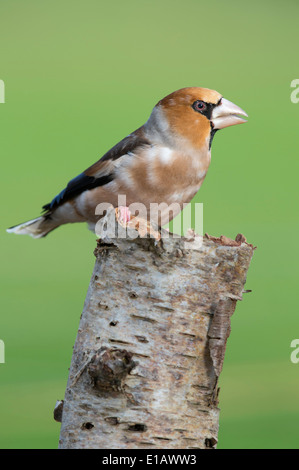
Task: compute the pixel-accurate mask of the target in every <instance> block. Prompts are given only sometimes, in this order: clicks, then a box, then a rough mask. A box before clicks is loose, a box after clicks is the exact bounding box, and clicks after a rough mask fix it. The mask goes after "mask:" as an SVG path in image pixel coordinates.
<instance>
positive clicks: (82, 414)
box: [59, 212, 253, 449]
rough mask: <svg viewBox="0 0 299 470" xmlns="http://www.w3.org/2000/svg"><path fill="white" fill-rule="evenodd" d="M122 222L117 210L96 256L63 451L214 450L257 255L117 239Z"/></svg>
mask: <svg viewBox="0 0 299 470" xmlns="http://www.w3.org/2000/svg"><path fill="white" fill-rule="evenodd" d="M115 224H116V221H115V216H114V212H110V213H109V214H108V215H107V216H106V218H105V230H104V228H103V234H102V237H101V240H100V241H98V246H97V248H96V250H95V255H96V263H95V267H94V272H93V275H92V279H91V282H90V286H89V289H88V293H87V297H86V301H85V305H84V310H83V313H82V316H81V320H80V325H79V331H78V335H77V339H76V342H75V346H74V351H73V357H72V362H71V367H70V373H69V379H68V384H67V389H66V394H65V400H64V405H63V414H62V427H61V434H60V440H59V448H61V449H74V448H80V449H82V448H100V449H154V448H160V449H161V448H164V449H166V448H167V449H202V448H211V447H213V448H215V447H216V445H217V440H218V437H217V436H218V425H219V409H218V407H217V404H218V398H217V397H218V386H217V383H218V378H219V375H220V372H221V369H222V364H223V359H224V353H225V348H226V341H227V338H228V336H229V334H230V317H231V315H232V313H233V312H234V310H235V307H236V302H237V300H241V299H242V292H243V287H244V284H245V281H246V275H247V270H248V267H249V264H250V260H251V257H252V254H253V247H252V245H248V244H247V243H246V242H245V239H244V237H242V236H240V235H239V236H237V238H236V241H233V240H229V239H226V238H225V237H221V238H220V239H216V238H213V237H205V238H204V240H203V243H202V246H201V247H199V248H198V247H197V246H196V245H197V241H198V240H197V238H196V237H194V236H191V237H189V239H187V240H186V239H185V240H184V239H178V238H163V237H162V239H161V240H160V241H159V242H157V241H156V240H155V239H153V238H137V239H132V240H131V239H128V238H127V239H120V238H117V239H112V238H111V237H110V235H109V233H110V232H109V230H110V229H113V230H114V227H115ZM103 227H104V225H103ZM164 233H165V232H164ZM162 235H163V234H162ZM196 248H198V249H196Z"/></svg>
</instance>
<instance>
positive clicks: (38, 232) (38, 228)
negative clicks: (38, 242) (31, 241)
mask: <svg viewBox="0 0 299 470" xmlns="http://www.w3.org/2000/svg"><path fill="white" fill-rule="evenodd" d="M59 225H60V224H57V222H54V221H53V220H52V219H50V218H49V217H45V216H41V217H38V218H37V219H33V220H29V221H28V222H24V223H23V224H20V225H15V226H14V227H10V228H8V229H7V230H6V231H7V232H8V233H16V234H18V235H30V236H31V237H33V238H42V237H45V236H46V235H47V234H48V233H49V232H51V231H52V230H54V229H55V228H56V227H58V226H59Z"/></svg>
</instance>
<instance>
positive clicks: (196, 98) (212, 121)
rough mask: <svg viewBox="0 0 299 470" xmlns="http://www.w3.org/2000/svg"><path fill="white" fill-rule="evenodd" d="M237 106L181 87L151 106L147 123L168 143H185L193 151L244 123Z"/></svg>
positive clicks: (211, 92)
mask: <svg viewBox="0 0 299 470" xmlns="http://www.w3.org/2000/svg"><path fill="white" fill-rule="evenodd" d="M240 116H245V117H247V114H246V113H245V111H243V109H241V108H239V106H237V105H235V104H234V103H232V102H231V101H228V100H226V99H225V98H223V97H222V95H220V93H218V92H217V91H215V90H209V89H208V88H198V87H191V88H182V89H181V90H177V91H175V92H173V93H171V94H170V95H168V96H166V97H165V98H163V99H162V100H161V101H159V103H157V105H156V106H155V108H154V110H153V113H152V115H151V117H150V120H149V123H150V124H151V125H152V126H153V127H154V128H156V130H158V131H159V132H160V134H162V135H163V137H164V138H167V139H168V140H169V139H171V137H172V138H173V139H175V140H176V141H178V138H179V139H181V140H182V141H185V142H186V140H187V141H188V143H189V144H190V145H191V146H192V147H193V148H203V147H204V146H205V145H208V146H209V147H210V145H211V142H212V139H213V136H214V134H215V132H216V131H217V130H219V129H223V128H224V127H229V126H234V125H235V124H242V123H243V122H246V120H245V119H243V118H242V117H240Z"/></svg>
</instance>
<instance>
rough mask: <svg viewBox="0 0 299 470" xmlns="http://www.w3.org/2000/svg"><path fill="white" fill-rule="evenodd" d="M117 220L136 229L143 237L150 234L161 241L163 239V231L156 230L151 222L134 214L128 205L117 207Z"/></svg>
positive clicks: (124, 225)
mask: <svg viewBox="0 0 299 470" xmlns="http://www.w3.org/2000/svg"><path fill="white" fill-rule="evenodd" d="M115 214H116V220H117V221H118V223H120V224H121V225H122V226H123V227H128V228H132V229H134V230H136V231H137V232H138V234H139V236H140V237H141V238H145V237H147V236H148V235H150V237H151V238H155V240H157V241H159V240H160V239H161V233H160V232H159V231H158V230H155V229H154V228H153V227H152V225H151V223H150V222H149V221H148V220H146V219H143V218H141V217H139V216H132V214H131V212H130V210H129V208H128V207H125V206H120V207H117V208H116V209H115Z"/></svg>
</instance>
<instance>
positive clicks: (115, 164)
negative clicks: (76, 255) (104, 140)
mask: <svg viewBox="0 0 299 470" xmlns="http://www.w3.org/2000/svg"><path fill="white" fill-rule="evenodd" d="M244 117H245V118H246V117H248V115H247V114H246V112H245V111H244V110H243V109H241V108H240V107H239V106H237V105H235V104H234V103H232V102H231V101H229V100H227V99H225V98H224V97H223V96H222V95H221V94H220V93H218V92H217V91H215V90H211V89H208V88H201V87H187V88H181V89H179V90H177V91H174V92H173V93H171V94H169V95H167V96H166V97H165V98H163V99H161V100H160V101H159V102H158V103H157V104H156V105H155V107H154V108H153V110H152V112H151V114H150V116H149V118H148V120H147V121H146V123H145V124H144V125H142V126H141V127H139V128H138V129H137V130H135V131H134V132H132V133H131V134H129V135H128V136H127V137H125V138H124V139H122V140H121V141H120V142H119V143H117V144H116V145H115V146H114V147H112V148H111V149H110V150H109V151H108V152H106V153H105V154H104V155H103V156H102V157H101V158H100V159H99V160H98V161H97V162H96V163H94V164H93V165H91V166H90V167H89V168H87V169H86V170H85V171H83V173H81V174H80V175H78V176H76V177H75V178H73V179H72V180H70V181H69V183H68V184H67V186H66V187H65V188H64V189H63V190H62V191H61V192H60V193H59V194H58V195H57V196H55V197H54V198H53V199H52V201H51V202H50V203H48V204H45V205H44V206H43V208H42V209H43V213H42V215H41V216H39V217H37V218H36V219H33V220H30V221H28V222H25V223H22V224H19V225H16V226H14V227H11V228H9V229H7V231H8V232H9V233H16V234H28V235H30V236H32V237H33V238H43V237H45V236H46V235H47V234H49V233H50V232H52V231H53V230H54V229H56V228H57V227H59V226H61V225H64V224H67V223H75V222H87V223H88V226H89V228H90V229H91V230H95V227H96V223H97V222H98V220H99V219H100V218H101V217H102V215H103V214H101V213H100V214H99V213H98V212H97V211H96V207H97V206H98V205H99V204H106V203H107V204H109V205H111V206H113V207H115V208H117V207H118V206H119V196H120V195H122V196H125V201H126V202H125V205H123V204H122V205H121V209H122V212H121V217H123V218H124V219H127V218H130V216H131V214H130V211H129V210H127V208H128V207H129V208H130V207H131V205H132V204H135V203H138V204H142V205H143V207H145V208H146V210H147V211H150V209H151V207H156V208H157V206H158V209H156V213H154V215H153V218H154V217H158V225H159V226H162V225H164V224H165V223H167V222H169V221H170V220H171V219H172V218H173V217H175V216H176V215H177V214H178V213H179V212H180V210H182V208H183V207H184V204H188V203H189V202H190V201H191V200H192V198H193V197H194V196H195V194H196V193H197V192H198V190H199V189H200V187H201V185H202V183H203V181H204V179H205V177H206V174H207V171H208V168H209V165H210V162H211V145H212V141H213V138H214V136H215V134H216V132H217V131H218V130H220V129H223V128H226V127H229V126H233V125H236V124H241V123H244V122H247V120H246V119H244ZM161 204H163V207H164V209H165V210H164V209H163V210H162V211H161V210H159V206H160V205H161ZM171 205H173V206H174V207H175V210H173V211H172V212H171V213H169V211H167V208H168V207H169V206H171ZM157 211H158V212H157ZM96 212H97V213H96ZM167 212H168V213H167ZM157 213H158V215H157ZM150 214H151V213H150ZM151 215H152V214H151Z"/></svg>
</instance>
